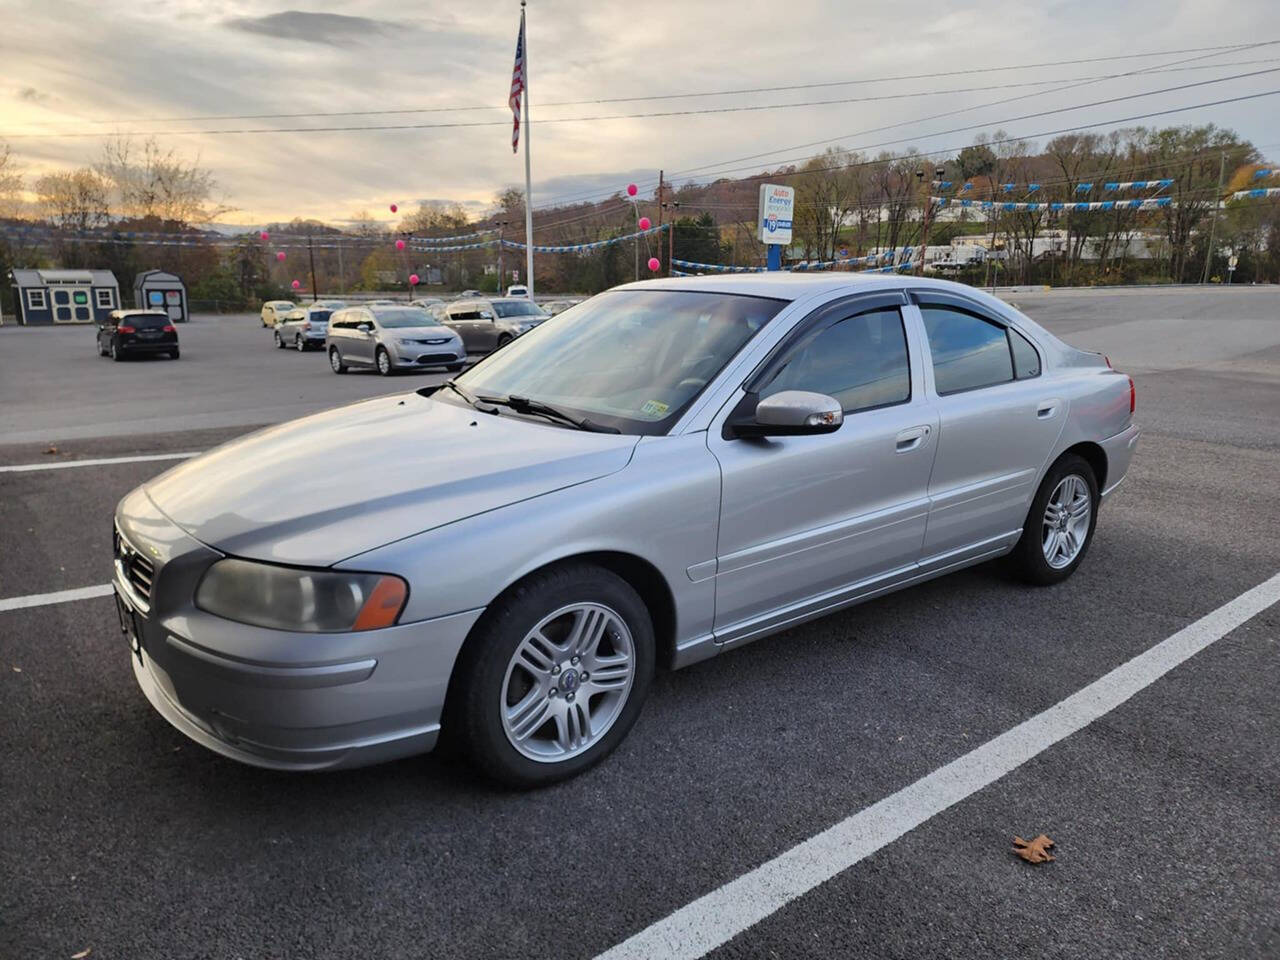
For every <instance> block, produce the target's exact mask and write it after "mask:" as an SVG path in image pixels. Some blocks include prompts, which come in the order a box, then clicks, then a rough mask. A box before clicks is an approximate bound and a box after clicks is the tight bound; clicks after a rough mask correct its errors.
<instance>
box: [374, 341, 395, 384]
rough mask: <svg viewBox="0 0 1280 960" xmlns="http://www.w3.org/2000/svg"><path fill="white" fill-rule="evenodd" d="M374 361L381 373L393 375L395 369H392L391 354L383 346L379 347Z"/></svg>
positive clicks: (387, 375) (386, 375)
mask: <svg viewBox="0 0 1280 960" xmlns="http://www.w3.org/2000/svg"><path fill="white" fill-rule="evenodd" d="M374 361H375V362H376V363H377V365H378V372H379V373H380V374H382V375H383V376H384V377H389V376H391V374H392V373H393V370H392V369H391V354H389V353H387V351H386V350H385V349H383V348H382V347H379V348H378V351H377V353H376V354H375V355H374Z"/></svg>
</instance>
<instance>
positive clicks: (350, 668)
mask: <svg viewBox="0 0 1280 960" xmlns="http://www.w3.org/2000/svg"><path fill="white" fill-rule="evenodd" d="M139 505H141V506H142V507H143V509H141V510H135V509H134V508H136V507H138V506H139ZM126 508H129V509H126ZM147 508H149V509H147ZM162 518H163V515H161V514H159V511H158V510H156V508H155V507H154V506H153V505H151V503H150V500H149V499H146V497H145V494H143V493H142V492H141V491H135V492H134V493H133V494H131V495H130V496H129V497H127V498H126V499H125V501H123V502H122V504H121V508H120V510H119V511H118V512H117V523H118V525H119V526H120V528H121V533H122V535H123V536H124V538H125V539H126V540H127V541H129V542H130V543H132V544H133V546H134V547H135V548H136V549H138V550H140V551H146V552H147V553H148V555H149V556H152V557H156V558H159V560H160V562H159V563H158V565H157V567H156V570H155V574H154V578H153V582H152V587H151V596H150V598H149V601H150V602H149V603H145V602H144V603H139V599H140V598H139V596H138V594H137V591H136V589H135V587H134V586H133V585H131V584H130V583H128V582H127V581H126V580H125V579H124V578H123V577H122V575H121V572H120V569H119V567H117V574H116V577H115V581H114V582H115V588H116V594H117V596H118V597H119V598H120V599H119V602H120V603H121V604H122V605H123V612H124V613H125V617H126V619H125V620H124V621H123V623H124V624H131V625H133V628H134V630H135V631H136V639H137V644H136V648H134V647H132V646H131V644H129V643H122V645H121V651H122V652H126V653H128V655H129V656H131V657H132V659H133V672H134V677H135V678H136V679H137V682H138V686H139V687H140V688H141V689H142V692H143V693H144V694H145V695H146V697H147V699H148V700H149V701H150V702H151V705H152V706H153V707H155V709H156V711H157V712H159V713H160V715H161V716H163V717H164V718H165V719H166V720H168V721H169V723H171V724H172V725H173V726H174V727H176V728H177V729H178V730H180V731H181V732H182V733H184V734H186V735H187V736H188V737H190V738H191V739H192V740H195V741H196V742H197V743H200V744H201V745H203V746H205V747H208V748H209V749H210V750H214V751H216V752H217V753H220V754H222V755H223V756H226V757H230V758H231V759H233V760H239V761H241V762H242V763H248V764H252V765H254V766H259V767H268V768H272V769H278V770H320V769H334V768H340V767H354V766H363V765H366V764H370V763H377V762H381V761H383V760H390V759H393V758H396V757H402V756H408V755H411V754H416V753H423V752H426V751H428V750H430V749H432V747H434V746H435V742H436V738H437V736H438V735H439V731H440V717H441V712H442V710H443V707H444V698H445V693H446V691H447V689H448V684H449V677H450V674H451V673H452V671H453V664H454V660H455V659H456V657H457V654H458V651H459V649H460V648H461V647H462V643H463V641H464V640H465V639H466V636H467V633H468V631H469V630H470V629H471V626H472V624H474V623H475V621H476V619H477V618H478V617H479V615H480V612H481V611H479V610H472V611H467V612H464V613H456V614H452V615H450V616H445V617H440V618H436V619H432V620H424V621H419V622H416V623H407V624H400V625H397V626H394V627H389V628H387V629H384V630H369V631H363V632H360V633H346V634H315V633H310V634H308V633H291V632H288V631H282V630H268V629H264V628H261V627H254V626H249V625H246V624H239V623H234V622H232V621H230V620H225V619H223V618H221V617H216V616H213V615H212V614H209V613H206V612H204V611H202V610H198V609H196V608H195V607H194V605H193V604H192V602H191V598H192V597H193V596H194V585H195V583H197V582H198V580H199V577H200V575H202V573H203V571H204V570H205V569H207V567H208V565H209V564H210V563H211V562H213V561H214V560H216V559H217V557H218V556H219V555H218V554H217V553H216V552H214V551H212V550H210V549H209V548H208V547H205V546H204V545H203V544H199V543H198V542H197V541H195V540H192V539H191V538H189V537H187V536H186V535H185V534H183V533H182V532H181V531H179V530H178V529H177V528H176V527H174V526H172V524H169V523H168V521H167V519H162ZM166 526H167V528H168V529H163V528H164V527H166ZM144 607H145V608H146V609H143V608H144ZM126 632H127V631H126Z"/></svg>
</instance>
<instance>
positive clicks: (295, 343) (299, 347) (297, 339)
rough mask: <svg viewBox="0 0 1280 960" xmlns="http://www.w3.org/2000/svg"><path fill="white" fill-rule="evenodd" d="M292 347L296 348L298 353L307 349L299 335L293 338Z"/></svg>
mask: <svg viewBox="0 0 1280 960" xmlns="http://www.w3.org/2000/svg"><path fill="white" fill-rule="evenodd" d="M293 349H295V350H297V351H298V352H299V353H302V351H304V350H306V349H307V345H306V344H305V343H303V342H302V336H301V335H298V336H295V337H294V338H293Z"/></svg>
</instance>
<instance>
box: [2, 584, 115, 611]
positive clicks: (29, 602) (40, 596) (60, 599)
mask: <svg viewBox="0 0 1280 960" xmlns="http://www.w3.org/2000/svg"><path fill="white" fill-rule="evenodd" d="M113 589H114V588H113V587H112V586H111V584H109V583H99V584H96V585H95V586H92V587H76V588H74V589H72V590H55V591H54V592H53V593H32V594H28V595H27V596H25V597H8V598H7V599H0V613H3V612H4V611H6V610H22V609H24V608H26V607H43V606H47V605H48V604H51V603H67V602H69V601H71V600H92V599H93V598H94V597H109V596H110V595H111V591H112V590H113Z"/></svg>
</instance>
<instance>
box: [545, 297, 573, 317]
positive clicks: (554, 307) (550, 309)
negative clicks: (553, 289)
mask: <svg viewBox="0 0 1280 960" xmlns="http://www.w3.org/2000/svg"><path fill="white" fill-rule="evenodd" d="M540 306H541V307H542V312H543V313H545V314H546V315H547V316H549V317H554V316H556V315H557V314H561V313H564V312H565V311H566V310H568V309H569V308H570V307H572V306H573V301H571V300H552V301H551V302H550V303H543V304H540Z"/></svg>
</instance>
